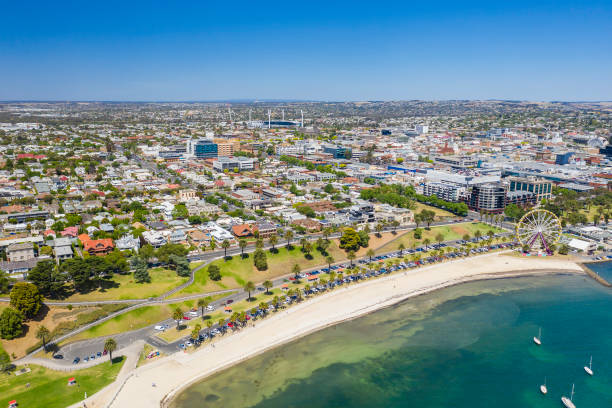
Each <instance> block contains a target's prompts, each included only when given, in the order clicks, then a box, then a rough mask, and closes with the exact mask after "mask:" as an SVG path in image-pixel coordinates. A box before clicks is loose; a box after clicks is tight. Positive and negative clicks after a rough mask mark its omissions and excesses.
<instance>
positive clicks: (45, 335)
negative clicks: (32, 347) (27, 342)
mask: <svg viewBox="0 0 612 408" xmlns="http://www.w3.org/2000/svg"><path fill="white" fill-rule="evenodd" d="M50 334H51V332H49V329H47V328H46V327H45V326H43V325H40V326H38V329H37V330H36V338H37V339H38V340H41V341H42V343H43V350H45V351H46V350H47V340H48V339H49V335H50Z"/></svg>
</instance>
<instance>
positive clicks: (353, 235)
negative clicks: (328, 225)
mask: <svg viewBox="0 0 612 408" xmlns="http://www.w3.org/2000/svg"><path fill="white" fill-rule="evenodd" d="M360 247H361V238H360V237H359V234H358V233H357V231H355V229H353V228H345V229H344V231H343V232H342V236H341V237H340V248H342V249H344V250H345V251H347V252H348V251H357V250H358V249H359V248H360Z"/></svg>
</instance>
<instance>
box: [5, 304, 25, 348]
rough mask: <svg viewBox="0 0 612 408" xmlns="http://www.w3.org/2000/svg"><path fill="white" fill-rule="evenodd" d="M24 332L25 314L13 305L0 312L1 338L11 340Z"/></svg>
mask: <svg viewBox="0 0 612 408" xmlns="http://www.w3.org/2000/svg"><path fill="white" fill-rule="evenodd" d="M22 333H23V315H22V314H21V312H19V311H18V310H16V309H13V308H12V307H7V308H5V309H4V310H3V311H2V313H1V314H0V338H3V339H6V340H11V339H14V338H16V337H19V336H21V334H22Z"/></svg>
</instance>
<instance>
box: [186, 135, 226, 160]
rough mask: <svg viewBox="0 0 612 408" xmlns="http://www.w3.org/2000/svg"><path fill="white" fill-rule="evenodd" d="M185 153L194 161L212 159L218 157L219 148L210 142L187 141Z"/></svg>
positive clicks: (202, 140)
mask: <svg viewBox="0 0 612 408" xmlns="http://www.w3.org/2000/svg"><path fill="white" fill-rule="evenodd" d="M187 153H188V154H189V153H191V154H192V155H193V156H194V157H195V158H196V159H212V158H215V157H218V156H219V147H218V146H217V144H216V143H213V142H212V141H210V140H206V139H200V140H198V141H196V142H193V141H192V140H188V141H187Z"/></svg>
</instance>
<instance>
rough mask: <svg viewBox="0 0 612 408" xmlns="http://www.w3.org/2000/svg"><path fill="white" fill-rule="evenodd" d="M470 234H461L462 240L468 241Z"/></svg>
mask: <svg viewBox="0 0 612 408" xmlns="http://www.w3.org/2000/svg"><path fill="white" fill-rule="evenodd" d="M470 238H471V237H470V234H463V240H464V241H469V240H470Z"/></svg>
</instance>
